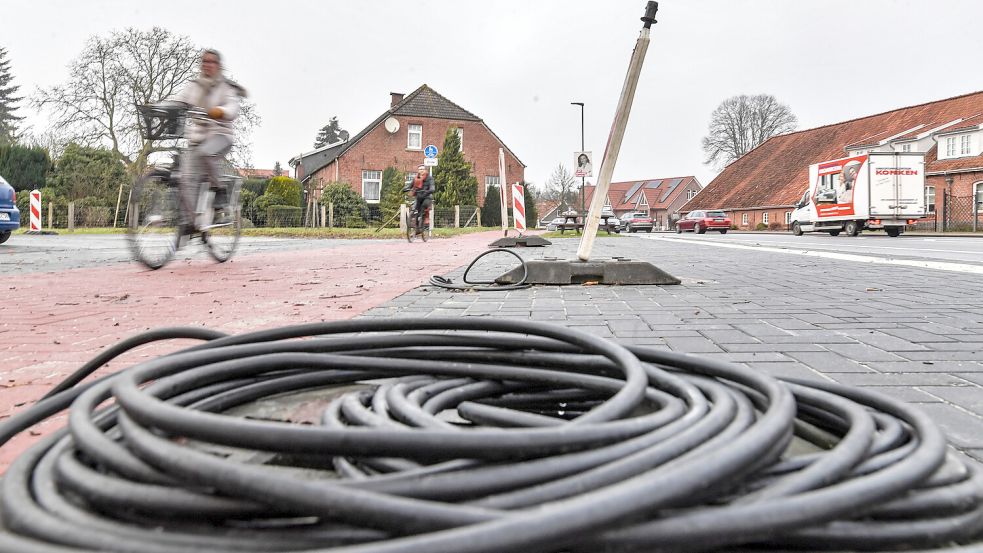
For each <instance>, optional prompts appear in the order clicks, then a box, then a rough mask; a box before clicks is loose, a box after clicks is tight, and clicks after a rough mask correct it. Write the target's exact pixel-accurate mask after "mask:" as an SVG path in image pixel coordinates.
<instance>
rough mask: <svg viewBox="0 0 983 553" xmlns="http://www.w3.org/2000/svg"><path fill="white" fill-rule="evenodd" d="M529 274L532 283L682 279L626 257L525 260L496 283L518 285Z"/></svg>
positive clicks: (670, 281) (676, 281)
mask: <svg viewBox="0 0 983 553" xmlns="http://www.w3.org/2000/svg"><path fill="white" fill-rule="evenodd" d="M523 274H526V275H527V276H526V280H525V281H526V282H527V283H529V284H557V285H564V284H610V285H642V284H658V285H667V284H679V283H680V280H679V279H678V278H676V277H674V276H672V275H670V274H669V273H667V272H665V271H663V270H662V269H659V268H658V267H656V266H655V265H652V264H651V263H649V262H647V261H632V260H630V259H627V258H615V259H598V260H596V261H595V260H591V261H580V260H579V259H573V260H563V259H540V260H532V261H527V262H526V269H525V270H523V268H522V267H516V268H515V269H512V270H511V271H509V272H507V273H505V274H504V275H502V276H500V277H498V278H497V279H495V282H496V283H497V284H516V283H518V282H519V280H520V279H522V276H523Z"/></svg>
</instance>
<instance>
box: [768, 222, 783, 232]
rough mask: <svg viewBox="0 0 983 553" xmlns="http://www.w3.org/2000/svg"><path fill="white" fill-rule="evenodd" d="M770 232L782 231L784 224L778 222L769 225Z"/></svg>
mask: <svg viewBox="0 0 983 553" xmlns="http://www.w3.org/2000/svg"><path fill="white" fill-rule="evenodd" d="M768 230H782V223H779V222H778V221H774V222H772V223H768Z"/></svg>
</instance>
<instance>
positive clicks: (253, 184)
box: [242, 179, 270, 196]
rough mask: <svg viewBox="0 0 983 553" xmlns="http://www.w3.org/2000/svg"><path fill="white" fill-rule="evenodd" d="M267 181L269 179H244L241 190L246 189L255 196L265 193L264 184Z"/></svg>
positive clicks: (266, 183) (267, 182)
mask: <svg viewBox="0 0 983 553" xmlns="http://www.w3.org/2000/svg"><path fill="white" fill-rule="evenodd" d="M269 183H270V181H269V179H246V180H244V181H242V191H243V192H245V191H247V190H248V191H249V192H252V193H253V195H255V196H262V195H263V194H264V193H266V185H268V184H269Z"/></svg>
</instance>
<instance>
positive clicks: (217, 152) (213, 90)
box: [167, 49, 246, 224]
mask: <svg viewBox="0 0 983 553" xmlns="http://www.w3.org/2000/svg"><path fill="white" fill-rule="evenodd" d="M245 97H246V90H245V89H244V88H242V87H241V86H240V85H239V84H237V83H235V82H234V81H232V80H229V79H226V78H225V76H224V75H223V74H222V56H221V54H219V53H218V52H217V51H216V50H211V49H208V50H205V51H204V52H202V54H201V75H200V76H199V77H198V78H197V79H195V80H193V81H191V82H190V83H188V84H187V86H185V87H184V88H183V89H182V90H181V91H180V92H178V93H177V94H176V95H174V96H172V97H170V98H168V99H167V102H169V103H170V102H180V103H183V104H187V105H189V106H192V107H197V108H199V109H201V110H203V111H206V112H207V113H208V117H209V119H207V120H192V122H191V124H190V128H189V129H188V131H187V133H186V135H185V136H186V138H187V139H188V142H189V146H190V147H189V148H188V149H187V150H186V152H185V154H184V155H183V156H182V158H181V197H182V207H183V209H182V210H181V212H182V221H183V222H184V223H185V224H191V221H192V220H193V218H194V211H195V206H196V204H197V201H198V192H199V186H200V185H201V183H202V182H203V181H206V180H207V182H208V183H209V185H210V186H211V187H212V188H213V189H215V190H217V192H216V199H215V207H216V208H222V207H224V206H223V205H222V203H224V202H225V201H227V198H226V194H224V191H222V190H220V184H219V180H218V177H219V175H220V173H221V168H222V161H223V160H224V157H225V154H227V153H229V150H231V149H232V144H233V136H234V130H233V121H235V118H236V117H237V116H238V115H239V107H240V102H241V101H242V99H243V98H245Z"/></svg>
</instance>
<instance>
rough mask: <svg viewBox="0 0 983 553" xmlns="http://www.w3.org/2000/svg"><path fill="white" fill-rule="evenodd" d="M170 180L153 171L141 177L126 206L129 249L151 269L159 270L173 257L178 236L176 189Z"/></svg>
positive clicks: (178, 214) (178, 206)
mask: <svg viewBox="0 0 983 553" xmlns="http://www.w3.org/2000/svg"><path fill="white" fill-rule="evenodd" d="M169 181H170V179H169V178H168V177H167V176H166V175H161V174H155V173H151V174H148V175H144V176H143V177H140V178H139V179H138V180H137V181H136V182H135V183H134V184H133V190H132V192H131V193H130V201H129V204H128V206H127V220H128V224H127V232H126V234H127V239H128V242H129V243H130V251H131V252H133V257H134V258H135V259H136V260H137V261H139V262H140V263H143V264H144V265H146V266H147V267H148V268H150V269H160V268H161V267H163V266H164V265H165V264H166V263H167V262H168V261H170V260H171V258H173V257H174V252H176V251H177V244H178V239H179V238H180V236H179V234H180V226H179V222H180V211H179V210H180V202H179V199H178V189H177V187H176V186H171V184H170V182H169Z"/></svg>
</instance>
